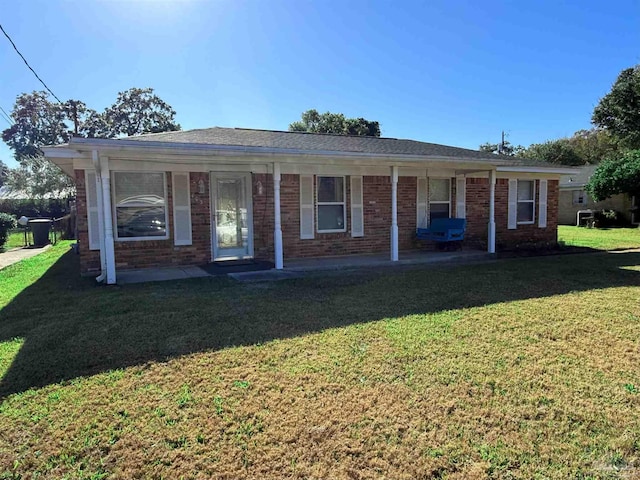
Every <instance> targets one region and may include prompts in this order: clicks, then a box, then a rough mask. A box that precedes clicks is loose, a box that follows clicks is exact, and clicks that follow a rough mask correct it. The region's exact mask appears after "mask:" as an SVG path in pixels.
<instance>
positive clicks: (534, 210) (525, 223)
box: [516, 178, 536, 225]
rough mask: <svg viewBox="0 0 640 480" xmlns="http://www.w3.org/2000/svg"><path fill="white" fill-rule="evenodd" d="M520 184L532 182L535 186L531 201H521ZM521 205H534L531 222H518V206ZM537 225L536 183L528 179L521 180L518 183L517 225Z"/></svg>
mask: <svg viewBox="0 0 640 480" xmlns="http://www.w3.org/2000/svg"><path fill="white" fill-rule="evenodd" d="M520 182H531V183H532V184H533V196H532V199H531V200H520V199H519V198H518V186H519V185H520ZM521 203H531V204H532V205H533V207H532V208H533V210H532V214H531V221H526V222H521V221H520V220H518V205H520V204H521ZM534 223H536V181H535V180H533V179H528V178H519V179H518V181H517V183H516V224H517V225H533V224H534Z"/></svg>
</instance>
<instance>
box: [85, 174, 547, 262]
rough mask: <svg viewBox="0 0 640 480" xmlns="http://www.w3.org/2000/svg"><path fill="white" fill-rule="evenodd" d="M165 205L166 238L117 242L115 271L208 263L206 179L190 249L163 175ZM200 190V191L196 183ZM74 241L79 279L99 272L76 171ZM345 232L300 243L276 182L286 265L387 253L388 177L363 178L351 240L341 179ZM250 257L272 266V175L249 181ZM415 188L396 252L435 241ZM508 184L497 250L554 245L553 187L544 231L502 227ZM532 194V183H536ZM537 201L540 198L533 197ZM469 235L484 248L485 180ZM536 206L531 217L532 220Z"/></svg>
mask: <svg viewBox="0 0 640 480" xmlns="http://www.w3.org/2000/svg"><path fill="white" fill-rule="evenodd" d="M166 177H167V192H168V196H169V198H168V204H169V205H168V206H169V232H170V238H169V239H168V240H144V241H129V242H118V241H116V242H115V255H116V268H117V269H120V270H122V269H131V268H144V267H159V266H171V265H198V264H204V263H207V262H209V261H210V260H211V225H210V218H211V215H210V203H209V202H210V200H209V198H210V197H209V174H208V173H194V172H192V173H191V174H190V178H189V180H190V184H191V222H192V235H193V244H192V245H188V246H175V245H174V244H173V237H172V234H173V205H172V203H173V202H172V189H171V173H170V172H167V175H166ZM200 180H202V181H203V182H204V185H205V191H204V193H203V194H200V193H198V182H199V181H200ZM76 187H77V208H78V238H79V242H78V243H79V250H80V264H81V271H82V273H83V274H93V273H96V272H98V271H99V269H100V256H99V252H98V251H90V250H89V242H88V233H87V205H86V187H85V178H84V171H83V170H76ZM345 187H346V197H347V231H346V232H343V233H317V232H316V233H315V238H313V239H308V240H302V239H300V177H299V176H298V175H283V176H282V182H281V193H280V197H281V214H282V237H283V246H284V256H285V259H291V258H300V257H322V256H333V255H349V254H362V253H389V251H390V232H391V179H390V177H388V176H364V177H363V204H364V237H357V238H354V237H352V236H351V231H350V227H351V209H350V194H351V192H350V182H349V177H346V185H345ZM251 188H252V193H253V233H254V255H255V257H256V258H258V259H268V260H273V258H274V248H273V228H274V218H273V212H274V210H273V177H272V176H271V175H268V174H253V175H252V185H251ZM416 188H417V179H416V178H415V177H400V178H399V180H398V240H399V249H400V250H401V251H402V250H410V249H413V248H421V249H425V248H428V249H433V248H434V247H435V245H434V244H433V243H424V242H416V241H415V240H414V232H415V226H416ZM508 188H509V186H508V180H507V179H498V180H497V183H496V244H497V248H498V249H501V248H503V249H504V248H509V247H513V246H516V245H519V244H525V243H526V244H529V243H555V242H556V241H557V223H558V194H559V189H558V181H556V180H550V181H549V182H548V198H547V203H548V207H547V208H548V209H547V227H546V228H538V226H537V223H536V224H533V225H518V228H517V229H515V230H509V229H507V209H508ZM536 189H538V182H536ZM451 198H452V204H451V209H452V212H451V213H452V216H455V215H456V211H455V209H456V202H455V182H452V196H451ZM536 198H538V193H537V192H536ZM466 200H467V201H466V217H467V233H466V240H465V245H467V246H469V247H481V248H486V245H487V223H488V220H489V181H488V179H487V178H468V179H467V183H466ZM537 208H538V207H537V206H536V219H537Z"/></svg>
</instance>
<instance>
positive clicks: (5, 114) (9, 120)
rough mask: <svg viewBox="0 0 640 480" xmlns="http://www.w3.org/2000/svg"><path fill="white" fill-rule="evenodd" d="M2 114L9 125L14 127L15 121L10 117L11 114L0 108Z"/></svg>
mask: <svg viewBox="0 0 640 480" xmlns="http://www.w3.org/2000/svg"><path fill="white" fill-rule="evenodd" d="M0 112H2V117H3V118H4V119H5V120H6V121H7V122H9V125H13V123H14V122H13V119H12V118H11V117H10V116H9V114H8V113H7V112H6V111H5V109H4V108H2V107H0Z"/></svg>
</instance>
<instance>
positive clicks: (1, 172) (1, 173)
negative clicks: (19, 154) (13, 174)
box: [0, 160, 9, 187]
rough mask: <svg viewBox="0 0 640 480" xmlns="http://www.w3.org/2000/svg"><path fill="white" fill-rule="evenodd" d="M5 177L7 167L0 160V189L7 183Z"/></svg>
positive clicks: (7, 170) (7, 173)
mask: <svg viewBox="0 0 640 480" xmlns="http://www.w3.org/2000/svg"><path fill="white" fill-rule="evenodd" d="M7 175H9V167H7V164H6V163H4V162H3V161H2V160H0V187H1V186H3V185H4V184H5V182H6V181H7Z"/></svg>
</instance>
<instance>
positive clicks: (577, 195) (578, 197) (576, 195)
mask: <svg viewBox="0 0 640 480" xmlns="http://www.w3.org/2000/svg"><path fill="white" fill-rule="evenodd" d="M573 204H574V205H586V204H587V194H586V192H585V191H584V190H574V191H573Z"/></svg>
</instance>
